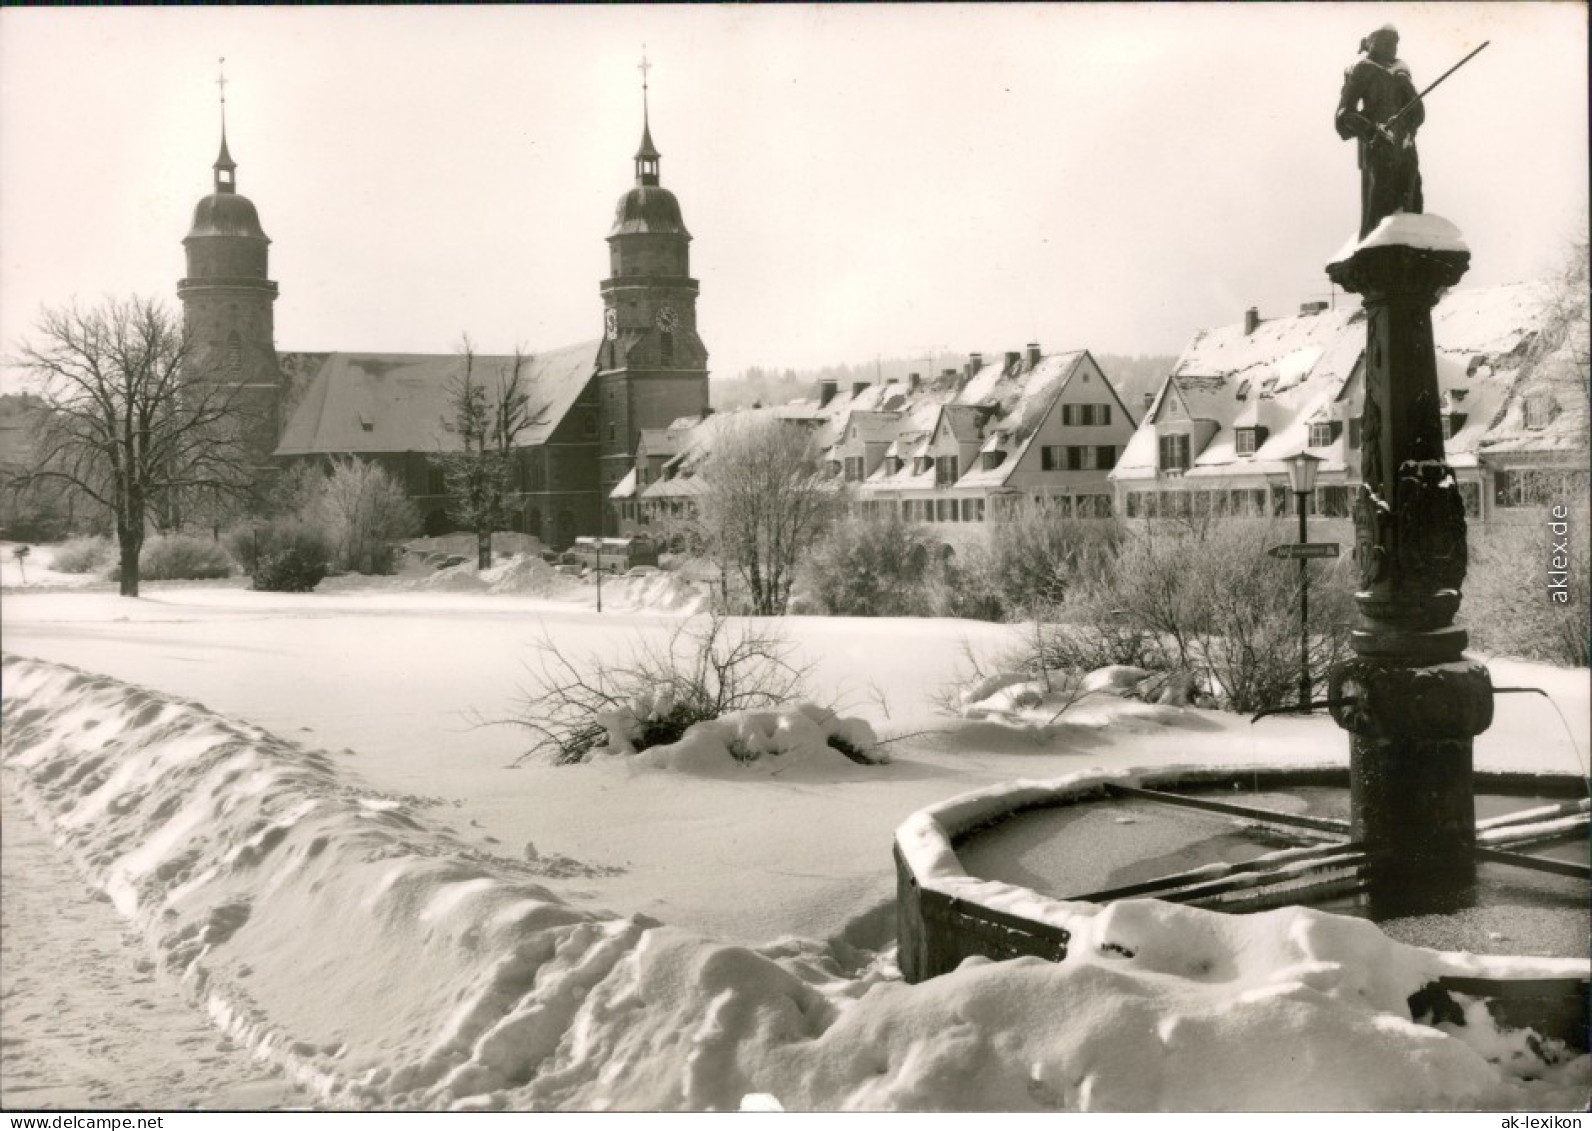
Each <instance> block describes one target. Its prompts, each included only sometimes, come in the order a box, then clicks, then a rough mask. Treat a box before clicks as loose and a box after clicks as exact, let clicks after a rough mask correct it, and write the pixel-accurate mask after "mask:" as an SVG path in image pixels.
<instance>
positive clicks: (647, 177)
mask: <svg viewBox="0 0 1592 1131" xmlns="http://www.w3.org/2000/svg"><path fill="white" fill-rule="evenodd" d="M636 70H638V71H640V72H641V148H640V149H638V150H636V184H638V185H655V184H657V183H658V147H657V146H655V145H653V144H652V123H651V122H650V121H649V120H648V113H647V72H648V71H650V70H652V64H651V63H649V62H648V61H647V45H646V44H644V43H643V44H642V45H641V63H640V64H639V65H638V66H637V67H636Z"/></svg>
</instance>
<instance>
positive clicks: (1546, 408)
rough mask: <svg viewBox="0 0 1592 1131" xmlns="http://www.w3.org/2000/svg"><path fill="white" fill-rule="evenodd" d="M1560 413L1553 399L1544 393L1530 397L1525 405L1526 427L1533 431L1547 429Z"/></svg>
mask: <svg viewBox="0 0 1592 1131" xmlns="http://www.w3.org/2000/svg"><path fill="white" fill-rule="evenodd" d="M1558 411H1559V406H1558V404H1557V403H1556V402H1555V401H1554V399H1553V398H1552V397H1550V396H1548V395H1546V394H1544V393H1538V394H1536V395H1534V396H1529V397H1527V398H1526V403H1525V405H1524V413H1523V415H1524V418H1525V425H1526V427H1527V428H1530V429H1532V430H1533V431H1535V430H1537V429H1541V428H1546V427H1547V426H1548V425H1549V424H1550V423H1552V421H1553V418H1554V416H1556V415H1557V414H1558Z"/></svg>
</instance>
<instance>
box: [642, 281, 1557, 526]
mask: <svg viewBox="0 0 1592 1131" xmlns="http://www.w3.org/2000/svg"><path fill="white" fill-rule="evenodd" d="M1549 298H1550V295H1549V292H1548V290H1547V288H1545V287H1543V286H1540V285H1536V284H1512V285H1508V286H1501V287H1493V288H1488V289H1479V290H1471V291H1456V292H1454V293H1452V294H1450V295H1448V296H1446V297H1445V298H1444V299H1443V301H1442V302H1441V303H1439V305H1438V306H1437V308H1436V309H1435V310H1434V311H1433V333H1434V339H1435V344H1436V347H1437V364H1438V383H1439V386H1440V389H1441V395H1442V404H1441V406H1440V410H1441V413H1442V417H1443V422H1444V429H1445V435H1446V436H1447V453H1448V460H1449V463H1450V464H1451V465H1452V467H1453V468H1454V472H1455V476H1456V478H1457V479H1458V481H1459V484H1460V490H1461V492H1462V494H1463V496H1464V498H1465V502H1466V507H1467V509H1468V511H1469V513H1470V515H1471V516H1472V517H1473V518H1480V519H1488V518H1491V517H1494V515H1495V514H1496V513H1497V512H1499V511H1505V510H1508V509H1509V508H1513V507H1520V506H1525V505H1530V504H1535V503H1540V502H1541V501H1542V500H1543V499H1544V498H1545V497H1548V495H1549V494H1551V493H1552V492H1563V491H1564V490H1565V489H1566V484H1567V483H1568V484H1569V485H1570V486H1569V489H1570V490H1573V491H1577V492H1579V493H1580V494H1583V495H1584V493H1585V490H1586V476H1587V468H1588V430H1587V418H1588V412H1587V374H1586V357H1587V328H1586V324H1585V321H1584V320H1582V321H1580V322H1579V324H1577V325H1574V326H1573V327H1572V329H1571V331H1570V332H1569V333H1564V332H1562V327H1555V326H1554V325H1553V324H1552V322H1553V317H1554V316H1553V309H1554V307H1553V304H1552V303H1551V302H1550V301H1549ZM1364 347H1365V317H1364V313H1363V312H1362V311H1360V310H1358V309H1354V310H1334V309H1330V308H1329V307H1328V305H1327V304H1326V303H1309V304H1306V305H1304V306H1302V307H1301V308H1300V310H1299V312H1298V313H1297V314H1295V315H1291V316H1288V317H1281V318H1262V317H1260V315H1259V313H1258V311H1256V310H1254V309H1251V310H1249V311H1247V312H1246V313H1245V315H1244V317H1243V319H1242V320H1240V321H1238V322H1235V323H1233V324H1231V325H1227V326H1222V327H1218V328H1215V329H1212V330H1205V331H1201V332H1200V333H1197V334H1196V335H1195V336H1194V338H1193V339H1192V340H1191V341H1190V342H1189V344H1188V346H1187V347H1186V348H1185V349H1184V351H1183V353H1182V355H1181V356H1180V357H1179V358H1178V361H1177V363H1176V364H1175V365H1174V366H1173V368H1172V371H1171V373H1170V374H1168V376H1167V377H1166V379H1165V380H1164V381H1163V382H1162V383H1161V385H1160V387H1159V389H1158V390H1157V391H1155V392H1152V393H1147V394H1143V395H1142V396H1141V398H1139V400H1140V403H1138V404H1137V405H1135V404H1133V403H1131V401H1132V400H1133V398H1131V397H1130V398H1124V397H1123V396H1122V395H1120V394H1119V391H1118V389H1117V388H1116V387H1115V386H1114V385H1113V383H1112V381H1111V379H1110V377H1109V375H1108V374H1106V373H1105V372H1104V371H1103V370H1102V369H1101V367H1100V365H1099V364H1098V363H1097V362H1096V360H1095V359H1094V357H1093V356H1092V355H1091V354H1090V353H1089V351H1088V350H1077V351H1071V352H1066V353H1051V354H1047V353H1044V352H1042V351H1041V349H1040V347H1039V346H1038V345H1037V344H1030V345H1029V346H1028V348H1027V349H1026V350H1025V351H1015V352H1011V353H1006V354H1004V355H1001V356H999V357H997V358H994V359H989V360H986V359H985V358H984V357H982V356H981V355H979V354H973V355H972V356H971V357H970V358H969V360H968V362H967V364H966V365H965V366H964V367H963V368H961V369H948V370H944V371H942V372H941V373H940V374H938V375H937V376H929V377H923V376H921V375H913V376H912V377H911V378H909V379H908V380H907V381H905V382H897V381H890V382H885V383H883V384H869V383H858V384H856V385H854V386H852V387H851V388H850V389H840V388H837V387H836V386H835V385H834V383H832V382H825V383H823V384H821V386H820V388H819V390H818V394H817V396H816V397H815V398H813V399H810V400H806V401H798V402H793V403H791V404H786V405H780V406H777V407H772V408H759V409H752V410H745V411H742V412H737V413H729V414H722V415H706V416H693V417H686V418H683V419H680V420H677V421H675V422H674V423H673V424H671V425H670V426H669V427H668V428H664V429H657V430H645V431H643V433H642V435H641V438H640V442H639V444H638V446H637V450H636V458H635V463H634V467H633V468H632V469H631V471H630V473H629V474H628V475H627V476H626V477H625V479H624V480H623V481H622V482H621V483H620V484H619V486H618V487H617V488H616V489H615V490H614V491H613V493H612V495H611V503H612V505H613V507H614V510H615V514H616V517H617V520H618V525H619V528H620V530H621V531H623V532H626V533H633V532H637V531H645V530H649V529H654V528H656V526H658V525H659V524H661V523H662V522H663V521H664V520H666V519H667V518H668V517H670V516H675V515H679V514H681V513H683V512H685V511H686V510H688V509H689V508H690V507H691V506H692V500H693V497H694V494H695V492H696V491H697V490H698V489H699V485H698V482H697V480H696V478H695V472H696V469H697V468H699V467H700V466H701V463H702V461H703V460H704V459H706V458H707V456H708V455H709V454H710V453H711V452H712V450H713V442H714V437H715V436H716V435H718V434H721V430H722V429H724V428H727V427H734V426H735V425H736V423H737V422H739V421H743V420H746V419H750V418H752V417H753V416H757V415H762V416H768V417H773V418H776V419H779V420H782V421H785V422H787V423H789V424H790V426H792V427H802V428H805V429H808V430H810V431H811V432H812V434H813V437H814V443H815V444H816V445H817V447H818V448H819V449H820V450H821V451H822V453H823V460H824V462H825V466H826V469H827V470H828V472H829V474H830V475H831V477H832V478H833V479H834V480H835V481H836V482H837V484H843V485H845V487H846V488H848V489H849V491H850V492H851V495H852V498H853V499H854V501H855V506H856V507H857V509H858V510H859V511H861V512H863V513H866V514H872V515H878V516H884V515H895V516H898V517H900V518H902V519H904V520H907V521H912V522H923V523H969V522H971V523H978V522H986V521H991V520H996V519H999V518H1000V517H1001V516H1003V515H1004V514H1007V513H1010V511H1011V510H1012V509H1013V508H1014V507H1015V506H1017V505H1019V504H1038V505H1041V506H1046V507H1050V508H1053V509H1055V510H1056V511H1057V512H1059V513H1061V514H1063V515H1068V516H1076V517H1104V516H1108V515H1113V514H1115V515H1122V516H1126V517H1129V518H1138V517H1145V518H1153V517H1177V516H1201V515H1210V514H1234V515H1255V516H1259V515H1274V514H1283V513H1286V512H1287V511H1288V509H1289V507H1290V506H1291V505H1292V504H1291V499H1292V496H1291V494H1290V492H1289V490H1288V478H1287V470H1286V466H1285V464H1284V463H1283V461H1284V460H1285V459H1287V458H1288V457H1290V456H1293V455H1296V454H1298V453H1300V452H1308V453H1310V454H1311V455H1314V456H1317V457H1318V458H1320V459H1321V460H1322V463H1321V464H1320V470H1319V473H1318V477H1317V481H1316V492H1315V498H1314V500H1313V505H1314V508H1315V510H1316V511H1317V513H1321V514H1326V515H1333V516H1347V515H1348V514H1349V510H1350V506H1351V503H1352V488H1353V487H1354V486H1355V485H1356V484H1357V483H1358V481H1359V463H1360V454H1359V453H1360V444H1361V437H1360V428H1359V420H1360V406H1361V398H1362V397H1363V394H1364V356H1363V355H1364Z"/></svg>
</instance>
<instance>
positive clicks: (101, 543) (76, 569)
mask: <svg viewBox="0 0 1592 1131" xmlns="http://www.w3.org/2000/svg"><path fill="white" fill-rule="evenodd" d="M115 558H116V547H115V546H114V545H112V543H111V540H110V539H109V538H100V537H98V536H94V537H87V538H73V539H72V540H71V541H69V542H63V543H62V544H61V545H59V546H57V547H55V549H54V550H52V551H51V553H50V567H51V568H52V569H54V570H57V571H58V572H60V573H99V572H100V571H101V570H103V569H104V568H105V567H106V566H108V565H110V564H111V562H112V561H113V560H115Z"/></svg>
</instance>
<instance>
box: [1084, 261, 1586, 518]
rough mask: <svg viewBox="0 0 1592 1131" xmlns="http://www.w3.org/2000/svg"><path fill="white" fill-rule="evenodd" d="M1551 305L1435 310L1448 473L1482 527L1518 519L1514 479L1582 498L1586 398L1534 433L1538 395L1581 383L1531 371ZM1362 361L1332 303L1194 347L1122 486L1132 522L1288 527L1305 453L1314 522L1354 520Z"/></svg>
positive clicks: (1348, 319) (1143, 430)
mask: <svg viewBox="0 0 1592 1131" xmlns="http://www.w3.org/2000/svg"><path fill="white" fill-rule="evenodd" d="M1543 297H1544V293H1543V290H1542V288H1540V287H1538V286H1536V285H1534V284H1510V285H1507V286H1502V287H1492V288H1487V289H1480V290H1475V291H1464V292H1454V293H1451V294H1449V295H1448V296H1446V297H1445V298H1444V299H1443V300H1442V301H1441V302H1440V303H1439V304H1438V305H1437V307H1436V308H1435V309H1434V310H1433V314H1432V328H1433V337H1434V344H1435V346H1436V351H1437V371H1438V385H1439V389H1440V392H1441V397H1442V400H1441V404H1440V406H1439V407H1440V411H1441V412H1442V414H1443V421H1444V429H1445V436H1446V445H1445V446H1446V450H1447V459H1448V462H1449V464H1450V465H1451V466H1452V467H1453V469H1454V473H1455V477H1456V479H1457V481H1458V483H1459V488H1460V493H1461V495H1462V497H1463V498H1464V499H1465V504H1466V508H1467V511H1468V512H1469V513H1470V514H1471V515H1472V517H1481V518H1485V517H1487V516H1488V515H1489V514H1490V512H1491V511H1492V509H1493V508H1494V507H1495V506H1508V505H1511V503H1510V502H1509V501H1508V498H1507V496H1508V494H1509V491H1510V490H1511V482H1512V479H1511V477H1517V476H1520V475H1521V474H1522V472H1523V470H1524V469H1526V468H1530V467H1533V466H1544V467H1545V466H1550V465H1551V466H1552V467H1554V468H1556V469H1558V470H1560V471H1563V470H1566V469H1574V468H1579V469H1580V470H1579V474H1580V475H1581V477H1582V479H1581V482H1582V484H1583V490H1584V483H1585V474H1586V472H1585V469H1586V466H1587V427H1586V399H1585V395H1584V391H1583V392H1582V394H1581V395H1580V396H1579V398H1575V399H1574V400H1573V405H1572V407H1571V408H1570V409H1569V410H1568V411H1566V412H1563V413H1561V414H1560V416H1561V418H1562V421H1563V423H1561V424H1558V426H1557V427H1553V425H1554V423H1555V422H1554V421H1547V422H1545V423H1543V424H1542V425H1541V426H1540V427H1538V428H1536V429H1534V430H1533V429H1528V428H1525V427H1524V418H1525V412H1526V406H1527V404H1528V403H1529V401H1530V392H1529V390H1534V389H1539V388H1547V387H1549V386H1555V382H1558V383H1559V385H1560V386H1565V385H1568V383H1569V379H1567V378H1566V377H1565V376H1563V375H1564V374H1568V373H1570V372H1571V371H1572V370H1573V366H1567V365H1558V366H1557V367H1555V364H1554V363H1552V362H1551V361H1550V360H1549V359H1547V358H1543V359H1536V358H1535V357H1534V355H1533V350H1532V342H1533V341H1534V339H1535V335H1536V333H1537V327H1538V326H1539V325H1540V321H1541V316H1542V310H1543ZM1364 349H1365V315H1364V313H1363V312H1362V311H1360V310H1357V309H1356V310H1348V311H1334V310H1329V309H1326V306H1325V304H1323V303H1310V304H1306V305H1305V306H1304V307H1302V308H1301V309H1300V311H1299V313H1298V314H1297V315H1293V316H1290V317H1284V318H1271V319H1262V318H1260V317H1259V315H1258V312H1256V311H1255V310H1253V309H1252V310H1250V311H1248V312H1247V313H1246V314H1245V317H1244V319H1243V320H1242V321H1241V322H1236V323H1233V324H1231V325H1228V326H1222V327H1218V328H1215V329H1212V330H1204V331H1201V332H1199V333H1198V334H1196V335H1195V336H1194V338H1193V339H1192V340H1191V341H1190V343H1189V345H1188V346H1187V348H1185V350H1184V352H1183V354H1182V356H1180V357H1179V359H1178V361H1177V364H1176V365H1175V366H1174V367H1173V370H1172V372H1171V373H1170V374H1169V375H1168V376H1167V379H1166V381H1165V382H1164V383H1163V384H1162V386H1161V389H1160V391H1159V392H1158V393H1157V394H1156V396H1155V398H1154V400H1153V402H1152V403H1151V405H1150V408H1149V410H1148V411H1147V412H1146V414H1145V418H1144V421H1143V422H1142V424H1141V425H1140V426H1139V428H1138V430H1137V431H1136V432H1135V433H1134V435H1133V438H1132V440H1131V441H1130V442H1129V443H1128V445H1127V449H1126V451H1124V452H1123V454H1122V457H1121V458H1120V459H1119V460H1118V462H1117V466H1116V468H1115V469H1114V470H1113V471H1112V473H1111V482H1112V484H1113V487H1114V490H1115V494H1116V501H1117V507H1118V511H1119V513H1121V514H1123V515H1126V516H1127V517H1130V518H1132V517H1152V518H1153V517H1178V516H1187V515H1206V514H1237V515H1278V514H1285V513H1288V511H1289V509H1290V507H1291V505H1292V503H1291V499H1292V496H1291V494H1290V492H1289V490H1288V477H1287V469H1286V466H1285V464H1284V463H1283V462H1282V461H1283V460H1285V459H1287V458H1288V457H1289V456H1292V455H1295V454H1297V453H1299V452H1301V451H1307V452H1309V453H1311V454H1312V455H1315V456H1318V457H1320V458H1321V460H1322V461H1323V462H1322V463H1321V464H1320V467H1319V470H1318V473H1317V479H1316V494H1315V499H1314V501H1313V506H1314V507H1315V509H1316V511H1317V512H1318V513H1323V514H1326V515H1332V516H1347V515H1348V514H1349V513H1350V507H1351V505H1352V503H1353V489H1354V487H1355V486H1357V485H1358V483H1359V469H1360V458H1361V437H1360V408H1361V404H1362V401H1363V397H1364V359H1363V355H1364ZM1555 374H1559V375H1560V376H1555ZM1556 399H1557V398H1556ZM1566 399H1567V400H1571V399H1572V398H1568V397H1567V398H1566ZM1517 422H1518V426H1515V425H1516V423H1517Z"/></svg>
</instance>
